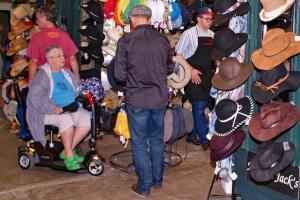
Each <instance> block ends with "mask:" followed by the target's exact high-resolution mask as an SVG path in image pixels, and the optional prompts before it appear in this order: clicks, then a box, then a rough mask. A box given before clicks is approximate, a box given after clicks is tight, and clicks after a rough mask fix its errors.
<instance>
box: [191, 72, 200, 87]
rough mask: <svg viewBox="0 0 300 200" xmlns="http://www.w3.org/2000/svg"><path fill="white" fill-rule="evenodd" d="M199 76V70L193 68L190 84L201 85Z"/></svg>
mask: <svg viewBox="0 0 300 200" xmlns="http://www.w3.org/2000/svg"><path fill="white" fill-rule="evenodd" d="M201 74H202V73H201V72H200V71H199V70H197V69H195V68H193V69H192V77H191V80H192V83H194V84H196V85H199V84H200V83H201V77H200V75H201Z"/></svg>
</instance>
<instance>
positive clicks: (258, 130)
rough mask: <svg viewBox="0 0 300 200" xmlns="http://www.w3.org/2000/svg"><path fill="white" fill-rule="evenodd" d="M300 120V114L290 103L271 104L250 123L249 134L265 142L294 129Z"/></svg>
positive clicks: (262, 109)
mask: <svg viewBox="0 0 300 200" xmlns="http://www.w3.org/2000/svg"><path fill="white" fill-rule="evenodd" d="M299 119H300V112H299V110H298V109H297V107H296V106H294V105H293V104H291V103H289V102H276V101H274V102H271V103H269V104H265V105H263V106H262V108H261V110H260V112H259V113H257V114H256V115H255V116H253V117H252V119H251V120H250V122H249V133H250V135H251V136H252V137H253V138H255V139H256V140H258V141H261V142H264V141H268V140H271V139H273V138H275V137H276V136H278V135H279V134H280V133H282V132H284V131H285V130H287V129H289V128H291V127H293V126H294V125H295V124H296V123H297V122H298V120H299Z"/></svg>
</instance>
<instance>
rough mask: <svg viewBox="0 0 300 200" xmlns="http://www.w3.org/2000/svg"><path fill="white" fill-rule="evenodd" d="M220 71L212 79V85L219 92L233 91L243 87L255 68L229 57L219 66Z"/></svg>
mask: <svg viewBox="0 0 300 200" xmlns="http://www.w3.org/2000/svg"><path fill="white" fill-rule="evenodd" d="M218 68H219V71H218V73H216V74H215V75H214V76H213V78H212V81H211V82H212V85H213V86H214V87H215V88H217V89H219V90H232V89H234V88H237V87H239V86H240V85H242V84H243V83H244V82H245V81H246V80H247V79H248V78H249V76H250V75H251V73H252V71H253V69H254V67H253V65H252V64H251V63H245V62H244V63H240V62H239V61H238V60H237V59H236V58H233V57H228V58H225V59H224V60H222V62H221V63H220V65H219V66H218Z"/></svg>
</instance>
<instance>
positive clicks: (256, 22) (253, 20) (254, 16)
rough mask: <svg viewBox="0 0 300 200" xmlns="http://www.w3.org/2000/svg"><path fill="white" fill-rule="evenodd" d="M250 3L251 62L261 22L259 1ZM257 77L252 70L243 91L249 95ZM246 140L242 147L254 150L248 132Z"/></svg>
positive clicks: (257, 45) (248, 25)
mask: <svg viewBox="0 0 300 200" xmlns="http://www.w3.org/2000/svg"><path fill="white" fill-rule="evenodd" d="M249 3H250V5H251V9H250V11H249V13H248V15H247V16H248V22H247V23H248V24H247V29H248V30H247V32H248V34H249V36H250V37H249V39H248V42H247V46H246V47H247V48H246V61H247V62H251V54H252V52H253V51H255V50H256V49H258V48H260V47H261V35H262V34H261V31H260V30H261V23H260V19H259V16H258V13H259V12H260V10H261V6H260V3H258V2H257V0H249ZM258 77H259V75H258V73H257V72H256V70H254V71H253V73H252V75H251V76H250V77H249V79H248V81H247V82H246V86H245V90H246V91H245V93H246V94H247V95H249V96H251V85H252V83H253V82H254V81H256V80H257V78H258ZM255 112H257V106H255ZM245 131H246V133H248V130H247V127H245ZM246 135H247V136H246V140H245V142H244V144H243V148H246V149H247V150H251V151H254V152H255V151H256V148H257V144H256V143H255V142H254V141H253V140H252V138H251V137H250V136H249V134H246Z"/></svg>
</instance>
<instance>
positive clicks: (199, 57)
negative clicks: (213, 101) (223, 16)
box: [175, 7, 214, 150]
mask: <svg viewBox="0 0 300 200" xmlns="http://www.w3.org/2000/svg"><path fill="white" fill-rule="evenodd" d="M213 18H214V13H213V12H212V10H211V9H210V8H207V7H202V8H200V9H198V10H197V15H196V21H197V24H196V25H195V26H193V27H191V28H189V29H188V30H186V31H184V32H183V34H182V36H181V37H180V39H179V41H178V43H177V45H176V49H175V50H176V53H177V54H179V55H181V56H183V57H184V58H185V59H186V60H187V62H188V63H189V64H190V65H191V66H192V69H191V70H192V77H191V80H190V82H189V83H188V84H187V86H186V87H185V92H186V95H187V97H188V99H189V100H190V101H191V103H192V111H193V117H194V122H195V125H194V129H193V131H192V132H191V133H190V134H188V135H187V141H188V142H193V143H194V144H196V145H198V144H201V145H202V148H203V150H206V149H208V147H209V145H208V141H207V139H206V135H207V133H208V128H207V119H206V117H205V113H204V110H205V108H206V106H207V103H208V101H209V99H210V95H209V92H210V89H211V78H212V76H213V74H214V72H213V61H212V60H211V55H210V54H211V51H212V48H213V37H214V32H213V31H211V30H210V29H209V28H210V27H211V25H212V21H213ZM197 135H198V137H199V139H200V142H199V140H198V139H197Z"/></svg>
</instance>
